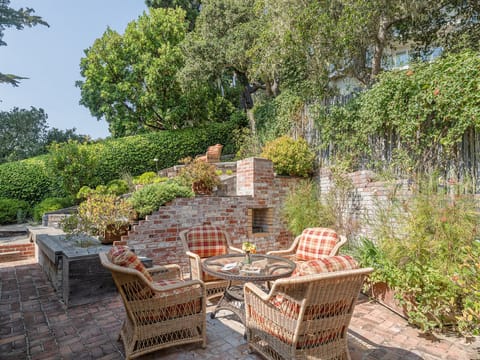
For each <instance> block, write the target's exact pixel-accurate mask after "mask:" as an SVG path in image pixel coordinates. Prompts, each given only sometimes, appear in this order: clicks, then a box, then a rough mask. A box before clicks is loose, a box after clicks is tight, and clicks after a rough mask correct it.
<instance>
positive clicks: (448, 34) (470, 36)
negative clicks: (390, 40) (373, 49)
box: [399, 0, 480, 53]
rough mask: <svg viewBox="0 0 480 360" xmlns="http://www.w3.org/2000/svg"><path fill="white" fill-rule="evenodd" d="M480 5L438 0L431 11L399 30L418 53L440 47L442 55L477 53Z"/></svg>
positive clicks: (463, 0) (470, 0) (469, 1)
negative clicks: (412, 43) (468, 50)
mask: <svg viewBox="0 0 480 360" xmlns="http://www.w3.org/2000/svg"><path fill="white" fill-rule="evenodd" d="M479 17H480V2H479V1H478V0H440V1H438V2H437V5H436V6H435V7H431V9H430V11H425V12H423V13H421V15H420V16H419V17H417V18H416V19H412V21H410V22H406V23H404V24H403V26H402V27H400V28H399V30H400V35H401V36H402V38H403V39H404V40H405V41H413V42H414V44H415V45H416V49H417V50H418V51H419V52H423V53H425V52H428V50H430V49H433V48H437V47H441V48H443V50H444V51H445V52H459V51H462V50H465V49H471V50H475V51H478V50H480V21H479Z"/></svg>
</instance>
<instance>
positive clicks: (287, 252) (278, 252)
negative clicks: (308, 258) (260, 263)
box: [267, 249, 295, 256]
mask: <svg viewBox="0 0 480 360" xmlns="http://www.w3.org/2000/svg"><path fill="white" fill-rule="evenodd" d="M293 254H295V251H290V249H287V250H273V251H269V252H267V255H274V256H286V255H293Z"/></svg>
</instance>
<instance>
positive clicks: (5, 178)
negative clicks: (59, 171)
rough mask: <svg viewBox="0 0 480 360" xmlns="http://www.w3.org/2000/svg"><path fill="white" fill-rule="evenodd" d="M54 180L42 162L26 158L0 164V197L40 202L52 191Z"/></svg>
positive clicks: (30, 202)
mask: <svg viewBox="0 0 480 360" xmlns="http://www.w3.org/2000/svg"><path fill="white" fill-rule="evenodd" d="M53 184H54V181H53V180H52V177H51V176H49V174H48V172H47V171H46V169H45V166H44V164H42V163H41V162H29V161H27V160H24V161H17V162H11V163H5V164H2V165H0V198H7V199H17V200H24V201H26V202H28V203H29V204H31V205H32V204H35V203H38V202H40V201H41V200H42V199H43V198H44V197H47V196H50V194H51V193H52V187H53Z"/></svg>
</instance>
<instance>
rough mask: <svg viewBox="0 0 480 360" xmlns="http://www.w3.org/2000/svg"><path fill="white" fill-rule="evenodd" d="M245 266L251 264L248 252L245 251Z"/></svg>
mask: <svg viewBox="0 0 480 360" xmlns="http://www.w3.org/2000/svg"><path fill="white" fill-rule="evenodd" d="M244 263H245V264H247V265H250V264H251V263H252V259H251V258H250V251H245V261H244Z"/></svg>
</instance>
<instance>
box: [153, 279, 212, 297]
mask: <svg viewBox="0 0 480 360" xmlns="http://www.w3.org/2000/svg"><path fill="white" fill-rule="evenodd" d="M195 285H199V286H200V288H201V289H202V291H203V292H205V284H204V283H203V281H201V280H186V281H182V282H178V283H176V284H170V285H161V286H160V285H157V284H155V283H150V286H151V288H152V290H154V291H155V292H156V293H164V292H167V293H169V295H171V291H172V290H176V289H182V288H186V287H192V286H195Z"/></svg>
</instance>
